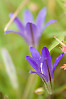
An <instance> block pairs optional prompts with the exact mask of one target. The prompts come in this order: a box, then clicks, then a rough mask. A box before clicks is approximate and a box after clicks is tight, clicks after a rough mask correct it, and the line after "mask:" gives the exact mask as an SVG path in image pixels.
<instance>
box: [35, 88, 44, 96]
mask: <svg viewBox="0 0 66 99" xmlns="http://www.w3.org/2000/svg"><path fill="white" fill-rule="evenodd" d="M43 93H44V89H43V88H42V87H41V88H38V89H36V90H35V94H37V95H41V94H43Z"/></svg>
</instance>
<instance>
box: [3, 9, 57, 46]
mask: <svg viewBox="0 0 66 99" xmlns="http://www.w3.org/2000/svg"><path fill="white" fill-rule="evenodd" d="M9 17H10V18H12V17H13V13H11V14H10V15H9ZM45 17H46V8H43V9H42V10H41V11H40V12H39V14H38V16H37V18H36V22H34V19H33V16H32V13H31V12H30V11H29V10H25V11H24V13H23V20H24V24H23V23H22V22H21V20H20V19H19V18H18V17H16V18H15V19H14V23H15V24H16V26H17V28H18V30H19V31H14V30H8V31H5V34H7V33H11V32H13V33H16V34H19V35H20V36H22V37H23V38H24V39H25V41H26V42H27V43H28V45H30V46H37V45H38V43H39V40H40V37H41V34H42V32H43V31H44V29H45V28H46V27H47V26H48V25H50V24H51V23H54V22H56V20H50V21H48V22H47V23H46V24H45V25H44V22H45Z"/></svg>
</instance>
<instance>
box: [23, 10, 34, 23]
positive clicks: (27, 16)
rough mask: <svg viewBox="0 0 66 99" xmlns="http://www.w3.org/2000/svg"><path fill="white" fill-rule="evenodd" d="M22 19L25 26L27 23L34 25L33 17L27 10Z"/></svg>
mask: <svg viewBox="0 0 66 99" xmlns="http://www.w3.org/2000/svg"><path fill="white" fill-rule="evenodd" d="M23 18H24V23H25V24H27V23H28V22H31V23H34V19H33V15H32V13H31V12H30V11H29V10H25V11H24V13H23Z"/></svg>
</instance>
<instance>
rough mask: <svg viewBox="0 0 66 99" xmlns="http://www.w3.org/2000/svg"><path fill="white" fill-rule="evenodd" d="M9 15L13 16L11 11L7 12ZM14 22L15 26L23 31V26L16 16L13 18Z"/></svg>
mask: <svg viewBox="0 0 66 99" xmlns="http://www.w3.org/2000/svg"><path fill="white" fill-rule="evenodd" d="M9 17H10V18H12V17H13V13H10V14H9ZM14 23H15V24H16V26H17V28H18V29H19V30H20V31H21V32H22V33H24V30H25V27H24V26H23V24H22V22H21V21H20V19H19V18H18V17H16V18H15V19H14Z"/></svg>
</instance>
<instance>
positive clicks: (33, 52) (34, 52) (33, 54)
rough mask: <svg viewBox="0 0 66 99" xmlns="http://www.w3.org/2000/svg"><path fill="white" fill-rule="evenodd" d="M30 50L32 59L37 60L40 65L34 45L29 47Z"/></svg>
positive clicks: (39, 57) (39, 56)
mask: <svg viewBox="0 0 66 99" xmlns="http://www.w3.org/2000/svg"><path fill="white" fill-rule="evenodd" d="M30 52H31V55H32V57H33V59H34V60H35V61H36V62H37V64H38V65H40V60H41V55H40V53H39V52H38V51H37V50H36V49H35V48H34V47H30Z"/></svg>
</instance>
